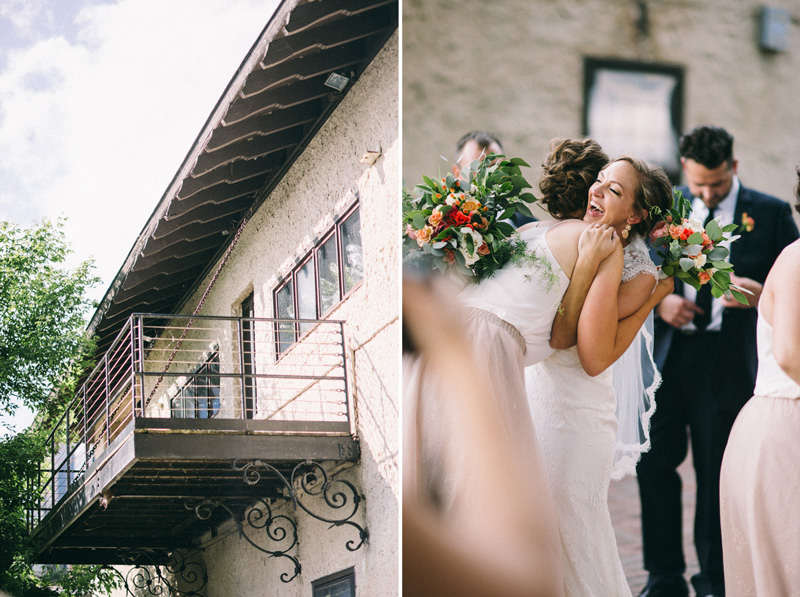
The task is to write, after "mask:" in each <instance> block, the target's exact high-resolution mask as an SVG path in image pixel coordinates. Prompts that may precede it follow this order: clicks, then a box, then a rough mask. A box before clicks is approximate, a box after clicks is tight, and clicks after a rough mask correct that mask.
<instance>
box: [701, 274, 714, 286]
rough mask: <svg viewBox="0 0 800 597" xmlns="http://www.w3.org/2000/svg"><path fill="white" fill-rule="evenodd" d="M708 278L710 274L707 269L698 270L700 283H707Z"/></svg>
mask: <svg viewBox="0 0 800 597" xmlns="http://www.w3.org/2000/svg"><path fill="white" fill-rule="evenodd" d="M709 280H711V274H709V273H708V272H707V271H702V272H700V284H708V281H709Z"/></svg>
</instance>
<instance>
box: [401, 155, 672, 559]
mask: <svg viewBox="0 0 800 597" xmlns="http://www.w3.org/2000/svg"><path fill="white" fill-rule="evenodd" d="M662 174H663V173H662ZM600 178H601V179H602V181H603V182H602V184H601V186H602V187H603V193H605V194H609V195H614V198H613V199H609V200H608V206H609V209H608V210H607V215H608V218H606V222H607V224H600V223H599V222H598V223H595V224H587V223H585V222H581V221H577V220H566V221H563V222H559V223H556V224H554V225H551V226H535V227H532V228H529V229H527V230H524V231H522V232H521V238H522V240H524V241H525V242H526V244H527V246H528V249H529V254H530V255H531V258H530V259H528V260H526V261H525V262H524V263H522V264H511V265H507V266H505V267H504V268H502V269H501V270H499V271H498V272H497V273H496V274H495V276H494V277H492V278H488V279H486V280H483V281H482V282H480V283H479V284H474V285H470V286H467V287H466V288H464V289H463V290H462V291H461V292H460V293H459V294H458V296H457V297H453V303H454V304H455V305H456V308H458V307H459V306H460V307H463V308H464V314H463V315H462V316H461V320H460V321H461V327H462V331H464V333H465V335H466V336H467V337H468V338H469V340H470V342H469V346H465V347H464V350H465V351H470V352H471V353H472V354H473V355H475V356H476V357H477V358H476V359H475V361H476V363H477V364H476V366H477V367H478V368H479V371H477V373H478V374H480V375H481V377H482V379H484V380H485V382H486V384H488V385H489V386H490V387H489V390H490V392H491V395H493V396H495V397H496V401H495V409H496V410H497V412H498V414H499V416H500V419H501V420H502V422H503V427H504V429H505V433H506V435H507V436H509V439H510V440H511V441H512V442H513V445H515V446H517V449H518V450H519V451H520V452H521V453H523V454H526V455H528V463H529V468H528V469H527V470H523V471H520V474H526V475H531V476H532V477H534V478H539V477H540V476H541V475H543V474H544V472H543V464H542V462H541V458H540V457H539V450H538V447H537V446H538V443H537V440H536V434H535V432H534V430H533V424H532V419H531V416H530V410H529V407H528V404H527V397H526V393H525V388H524V367H525V366H526V365H533V364H535V363H537V362H541V361H543V360H544V359H546V358H547V357H549V356H550V355H551V354H552V353H553V351H554V349H553V348H551V347H550V345H549V341H550V330H551V327H552V322H553V319H554V317H555V315H556V312H557V310H558V308H559V305H560V302H561V299H562V297H563V296H564V292H565V291H566V288H567V286H568V284H569V283H570V278H578V279H580V280H585V279H594V282H593V283H592V284H591V289H590V291H589V295H588V296H587V298H586V305H585V306H584V311H586V310H589V309H591V308H596V309H597V310H598V311H605V312H606V313H605V314H603V313H601V314H600V316H599V317H597V321H596V322H595V325H600V326H602V333H601V334H594V333H593V332H594V331H595V330H589V332H588V333H579V335H578V346H579V348H580V354H581V357H580V358H582V359H583V358H587V359H588V360H592V357H591V355H593V354H594V353H595V352H597V351H601V352H604V353H608V354H616V353H617V352H619V353H621V352H622V351H623V350H624V347H627V345H628V344H630V342H631V340H632V338H633V337H634V336H635V335H636V333H637V332H638V330H639V328H640V327H641V325H642V323H643V322H644V320H645V319H646V317H647V315H648V314H649V313H650V311H651V310H652V308H653V307H654V306H655V304H657V303H658V302H659V301H660V300H661V298H663V296H665V295H666V294H668V293H669V292H670V291H671V289H672V280H671V279H667V280H664V281H662V282H660V283H659V284H658V285H657V287H656V290H655V291H654V292H653V294H651V295H650V297H648V299H647V301H645V302H644V303H643V304H642V305H641V307H639V308H638V309H637V310H635V311H633V312H632V313H631V315H629V316H628V317H626V318H625V319H622V320H620V321H619V322H618V321H617V320H618V309H617V290H618V287H619V284H620V278H621V272H622V261H623V255H622V249H621V246H620V242H619V238H618V237H617V234H616V233H615V231H616V230H622V229H623V228H624V227H625V223H626V221H627V218H628V217H629V215H628V214H627V213H626V211H625V210H626V209H627V210H632V209H634V206H636V209H637V210H638V212H642V215H641V218H642V219H644V218H645V217H646V215H645V214H646V212H645V209H644V206H641V205H637V204H636V202H637V201H639V200H640V199H641V197H642V196H643V190H642V185H643V184H645V183H646V181H645V180H644V179H643V178H641V177H639V176H638V175H637V173H636V170H635V168H634V166H633V165H632V164H631V163H630V162H627V161H619V162H614V163H612V164H611V165H609V166H608V168H607V169H606V170H604V171H602V172H601V173H600ZM645 194H646V193H645ZM584 196H585V195H584ZM650 199H651V200H650V201H649V203H650V204H651V205H659V206H660V207H662V209H664V208H666V207H667V206H668V205H669V204H670V202H671V199H672V193H671V189H670V188H669V186H667V189H666V192H664V193H662V194H661V195H659V196H653V197H651V198H650ZM556 201H557V198H556ZM551 207H553V208H555V207H556V205H555V203H554V204H553V205H552V206H551ZM617 207H618V208H619V209H617ZM581 325H582V326H583V325H584V324H583V321H582V322H581ZM584 327H585V326H584ZM580 332H583V328H581V329H580ZM608 364H610V362H609V363H608ZM608 364H607V365H606V366H608ZM594 366H597V367H600V366H602V363H594ZM451 387H452V384H448V379H447V371H444V372H442V371H437V372H436V373H434V372H432V371H428V370H426V363H425V362H424V360H422V359H419V358H416V359H413V360H412V359H407V360H404V403H405V404H404V417H403V421H404V424H405V426H406V429H405V432H404V451H405V453H404V458H403V464H404V467H403V475H404V488H403V491H404V496H409V497H411V498H412V499H417V500H419V499H427V500H429V501H430V502H431V503H432V504H434V505H435V507H436V510H437V511H438V512H440V513H441V515H442V516H443V517H444V519H445V520H447V521H448V522H449V523H450V524H452V525H454V526H455V527H457V528H458V531H459V533H461V534H463V535H464V536H465V537H469V536H471V533H472V536H474V533H475V532H480V529H481V528H483V527H482V525H481V517H482V516H484V515H485V514H486V512H483V511H476V509H475V504H476V503H480V494H481V493H483V492H486V491H489V492H491V491H492V488H486V487H483V485H482V483H481V479H482V472H481V471H480V470H477V469H476V468H475V467H473V466H472V463H471V462H470V461H469V460H468V459H467V458H466V457H465V454H466V453H468V450H466V449H465V446H469V445H471V444H470V442H471V441H472V438H471V437H465V436H464V434H463V433H462V432H461V430H462V429H463V428H464V426H463V425H462V423H461V419H463V416H464V413H463V412H460V409H459V406H460V405H459V396H458V394H457V392H453V391H451ZM541 491H543V492H544V493H547V491H546V488H542V489H541ZM495 496H496V497H499V498H500V499H501V501H502V494H501V493H497V494H495ZM546 501H547V503H549V504H550V506H548V507H547V508H545V509H546V510H547V511H553V510H554V507H553V506H552V502H551V501H550V500H549V498H548V500H546ZM498 507H500V506H498ZM540 507H541V506H540ZM546 518H548V519H550V520H551V521H552V522H551V526H550V536H551V538H552V545H553V547H554V549H555V550H556V551H558V549H559V548H558V538H557V529H556V528H555V513H554V512H553V514H552V517H551V516H547V517H546ZM556 557H558V554H556ZM556 561H557V560H556Z"/></svg>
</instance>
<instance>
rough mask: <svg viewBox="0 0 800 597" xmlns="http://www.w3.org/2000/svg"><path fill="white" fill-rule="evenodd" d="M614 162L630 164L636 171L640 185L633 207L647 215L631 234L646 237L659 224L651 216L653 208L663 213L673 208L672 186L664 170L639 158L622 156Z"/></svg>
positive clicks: (634, 196)
mask: <svg viewBox="0 0 800 597" xmlns="http://www.w3.org/2000/svg"><path fill="white" fill-rule="evenodd" d="M614 162H628V163H629V164H630V165H631V166H632V167H633V169H634V170H635V171H636V175H637V177H638V179H639V184H638V185H637V187H636V189H635V192H634V195H633V206H634V208H635V209H636V210H637V211H642V212H646V215H645V216H644V217H643V218H642V220H641V221H640V222H639V223H638V224H634V225H633V226H631V234H635V235H638V236H644V237H646V236H647V235H649V234H650V232H651V231H652V230H653V228H654V227H655V225H656V222H657V220H654V219H653V218H652V217H651V215H650V213H651V212H650V210H651V208H653V207H658V208H659V209H660V210H661V212H662V213H663V212H666V211H667V210H668V209H670V208H671V207H672V200H673V198H672V184H671V183H670V182H669V178H668V177H667V174H666V172H664V170H663V169H662V168H660V167H658V166H651V165H650V164H648V163H647V162H645V161H644V160H640V159H639V158H634V157H632V156H629V155H621V156H619V157H618V158H617V159H615V160H614Z"/></svg>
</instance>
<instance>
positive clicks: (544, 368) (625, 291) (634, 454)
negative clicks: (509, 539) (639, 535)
mask: <svg viewBox="0 0 800 597" xmlns="http://www.w3.org/2000/svg"><path fill="white" fill-rule="evenodd" d="M568 143H570V142H568ZM559 149H560V148H556V149H555V150H554V151H553V152H552V153H551V156H550V159H549V160H548V162H547V163H546V164H545V173H544V175H543V178H542V181H541V182H540V186H542V183H544V187H546V188H551V192H555V193H558V192H566V191H567V190H566V189H563V188H559V186H558V184H557V183H553V182H552V181H551V180H550V179H555V180H556V181H560V180H563V178H564V177H563V174H562V172H561V169H562V168H564V167H565V166H564V159H563V156H562V155H561V153H562V152H560V151H559ZM598 149H599V148H598ZM567 157H568V158H569V156H567ZM567 164H568V165H569V166H572V167H574V166H575V163H574V160H569V159H568V160H567ZM625 181H627V184H624V183H625ZM626 188H627V189H631V188H635V189H636V192H635V193H634V195H635V196H634V198H633V201H631V200H630V198H629V197H627V196H626V194H625V190H626ZM667 197H669V199H670V200H671V197H672V192H671V185H670V183H669V180H668V179H667V177H666V175H664V173H663V171H661V170H660V169H657V168H655V169H654V168H650V167H649V166H647V165H646V164H645V163H643V162H641V161H640V160H637V159H634V158H629V157H622V158H619V159H618V160H616V161H614V162H612V163H611V165H610V166H608V167H607V168H606V169H605V170H604V171H603V172H601V173H600V175H599V177H598V179H597V181H596V182H595V183H594V184H593V185H592V187H591V189H590V191H589V200H588V208H585V211H586V214H585V216H584V221H587V222H595V223H603V224H605V223H608V224H611V225H612V226H613V227H614V228H615V229H616V230H617V232H618V233H619V235H620V237H621V239H622V241H621V244H622V246H623V247H624V251H623V252H624V263H623V266H622V267H621V268H619V269H618V276H619V277H618V278H617V281H616V282H617V284H610V283H608V281H607V280H604V281H599V280H598V281H597V283H591V278H588V277H585V278H583V279H578V278H577V277H575V276H573V280H572V282H571V283H570V290H569V291H568V293H567V295H565V297H564V300H563V302H562V305H563V308H562V311H561V313H559V315H558V316H557V317H556V322H555V324H554V328H553V338H552V339H551V345H553V346H555V347H559V348H565V349H562V350H557V351H556V352H555V353H554V354H553V355H551V356H550V357H548V358H547V359H545V360H543V361H541V362H539V363H537V364H535V365H533V366H531V367H528V368H527V369H526V373H525V376H526V384H527V392H528V399H529V402H530V407H531V412H532V415H533V420H534V426H535V429H536V433H537V436H538V439H539V448H540V452H541V455H542V458H543V460H544V463H545V470H546V475H547V479H548V482H549V485H550V489H551V491H552V494H553V498H554V503H555V508H556V515H557V519H558V526H559V531H560V535H561V552H562V574H563V578H564V591H565V594H566V595H567V596H568V597H570V596H592V595H598V596H600V595H615V596H616V595H630V594H631V592H630V588H629V587H628V584H627V581H626V579H625V574H624V571H623V569H622V564H621V562H620V559H619V554H618V552H617V545H616V539H615V536H614V530H613V528H612V526H611V518H610V515H609V512H608V505H607V497H608V486H609V482H610V480H611V478H612V476H613V477H614V478H620V477H621V476H622V475H623V474H626V473H633V472H634V471H635V465H636V461H637V459H638V455H639V452H640V451H641V450H643V449H646V446H647V443H646V441H645V440H644V439H640V438H638V437H637V440H636V441H634V440H632V439H630V435H631V433H628V435H624V437H625V438H626V439H624V441H623V444H624V446H623V447H624V448H625V450H626V452H625V453H622V452H621V451H620V450H616V452H617V453H616V454H615V448H618V447H619V444H620V438H621V437H623V436H621V435H620V433H619V431H620V430H618V419H617V413H620V418H622V419H623V421H621V422H620V423H619V424H620V425H621V426H626V427H627V429H626V431H629V432H632V435H635V436H639V435H640V434H642V433H643V432H644V431H645V430H646V429H647V427H648V419H649V416H650V415H651V414H652V410H653V408H654V404H653V403H652V393H653V392H654V391H655V387H654V385H657V379H656V377H657V375H658V373H657V371H656V369H655V366H654V365H652V366H651V367H650V368H649V369H648V370H646V373H649V377H648V379H647V381H643V377H642V370H641V367H640V365H639V363H640V362H641V361H640V359H641V358H642V356H644V357H645V360H644V363H645V364H649V363H650V362H651V361H650V359H649V358H647V355H649V354H651V352H652V351H651V350H647V347H645V348H644V350H642V347H641V343H643V342H644V338H643V336H642V335H641V334H640V335H639V336H637V338H636V339H634V338H629V339H627V341H621V342H618V343H616V344H611V343H610V342H609V339H610V338H611V337H613V333H614V322H613V319H614V318H615V317H625V316H626V315H627V314H628V313H629V312H631V311H634V310H636V309H639V308H640V307H641V306H642V305H644V304H646V303H647V302H649V301H650V300H651V298H652V294H651V293H652V291H653V288H654V287H655V286H656V282H657V270H656V267H655V265H654V264H653V262H652V261H651V260H650V258H649V254H648V251H647V247H646V245H645V242H644V240H643V238H644V237H645V236H646V235H647V234H648V233H649V232H650V231H651V230H652V227H653V225H654V222H652V221H651V220H650V218H649V217H648V210H647V209H646V206H653V205H660V206H662V208H663V201H664V200H665V199H666V198H667ZM667 205H669V204H667ZM564 213H565V212H562V213H561V214H555V215H562V214H564ZM566 214H568V215H572V216H575V215H579V213H578V212H577V211H572V212H566ZM620 280H621V283H620ZM589 284H591V287H590V288H588V294H586V293H585V290H584V289H585V288H586V287H588V286H589ZM615 288H618V294H617V297H618V300H617V301H616V304H615V305H612V304H611V303H610V302H609V301H607V300H606V301H605V302H603V301H599V300H596V299H597V298H599V297H601V296H611V293H612V292H613V291H614V289H615ZM584 296H585V301H586V303H585V305H583V308H582V310H581V304H582V302H583V300H584ZM615 312H618V313H619V315H617V316H615V315H614V313H615ZM579 314H580V319H578V315H579ZM576 327H577V336H578V338H580V337H581V336H586V335H589V336H594V337H597V338H599V339H602V340H601V341H600V342H599V343H594V345H593V347H592V349H591V350H587V349H586V347H585V346H584V344H585V343H581V342H578V345H577V346H574V347H572V348H566V347H569V346H570V344H574V340H575V337H574V336H575V332H576ZM603 340H605V345H604V344H603ZM631 340H634V343H633V345H632V346H630V348H629V345H630V343H631ZM623 353H624V354H625V359H629V360H625V359H623V361H620V362H618V363H616V364H615V366H614V367H613V368H609V365H611V364H612V363H615V361H617V359H619V357H620V356H622V355H623ZM623 363H625V364H623ZM628 363H631V364H630V365H629V364H628ZM615 388H616V390H617V391H616V392H615ZM647 390H649V392H650V394H649V398H650V401H649V403H646V400H645V398H647V396H648V395H647ZM618 394H619V396H620V398H622V396H623V395H624V396H629V397H632V398H635V399H636V401H638V402H639V403H640V404H638V405H636V407H635V408H628V409H627V410H622V411H620V409H619V408H617V407H618V403H617V395H618ZM639 399H641V400H639ZM625 404H629V402H626V401H624V400H622V399H620V405H619V406H620V407H623V406H625ZM623 412H624V413H625V414H624V416H623V414H622V413H623Z"/></svg>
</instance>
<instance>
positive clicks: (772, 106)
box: [403, 0, 800, 200]
mask: <svg viewBox="0 0 800 597" xmlns="http://www.w3.org/2000/svg"><path fill="white" fill-rule="evenodd" d="M638 4H639V2H635V1H633V0H614V1H612V2H608V1H606V0H498V1H496V2H491V3H486V2H475V1H474V0H470V1H467V2H460V1H458V0H405V1H404V2H403V144H404V152H403V179H404V182H405V184H406V186H407V187H411V186H413V185H414V184H417V183H418V182H419V180H420V175H421V174H424V173H435V172H436V169H437V168H438V167H439V166H440V165H441V167H442V169H445V168H447V167H448V165H447V164H444V162H443V161H442V160H441V159H440V158H439V156H440V155H444V156H445V157H446V158H448V159H450V160H452V159H453V157H454V156H453V154H454V146H455V142H456V141H457V140H458V138H459V137H460V136H461V134H463V133H464V132H466V131H468V130H471V129H476V128H486V129H489V130H492V131H495V132H496V133H497V134H498V135H499V136H500V138H501V139H502V140H503V142H504V145H505V150H506V153H507V154H509V155H519V156H521V157H524V158H526V159H527V160H528V162H529V163H530V164H531V165H532V166H537V168H536V169H534V170H531V171H528V173H529V180H531V181H532V182H533V181H535V180H536V178H537V177H538V164H539V163H541V160H542V158H543V157H544V155H545V153H546V151H547V146H548V142H549V140H550V139H551V138H553V137H555V136H576V135H580V134H581V132H582V111H583V59H584V57H587V56H591V57H598V58H618V59H626V60H636V61H652V62H656V63H666V64H671V65H679V66H683V67H684V68H685V75H684V76H685V79H684V128H685V129H688V128H690V127H692V126H695V125H697V124H717V125H720V126H724V127H725V128H727V129H728V130H729V131H730V132H731V134H733V136H734V138H735V140H736V146H735V150H736V153H737V156H738V157H739V162H740V163H739V173H740V175H741V178H742V181H743V182H744V184H746V185H749V186H751V187H754V188H757V189H759V190H762V191H765V192H769V193H772V194H775V195H777V196H779V197H782V198H784V199H787V200H788V199H790V198H791V197H792V193H791V191H792V187H793V183H794V180H795V176H794V167H795V166H796V165H797V164H800V135H798V131H800V110H798V109H797V101H798V100H797V98H798V96H800V74H799V73H800V26H799V24H800V7H799V6H798V5H797V3H796V2H795V1H794V0H774V1H772V2H770V3H769V5H770V6H775V7H783V8H786V9H788V10H790V11H791V12H792V17H793V19H792V24H791V31H790V37H791V39H790V46H789V50H788V51H787V52H784V53H769V52H764V51H762V50H761V49H760V48H759V46H758V27H759V18H758V16H759V10H760V7H761V5H762V3H761V2H758V1H757V0H674V1H670V2H663V1H662V2H656V1H654V0H645V4H646V5H647V8H648V17H649V19H648V20H649V27H648V33H647V34H645V35H641V34H639V33H638V32H637V27H636V20H637V15H638V11H637V5H638Z"/></svg>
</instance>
